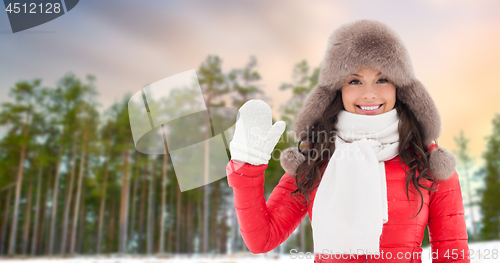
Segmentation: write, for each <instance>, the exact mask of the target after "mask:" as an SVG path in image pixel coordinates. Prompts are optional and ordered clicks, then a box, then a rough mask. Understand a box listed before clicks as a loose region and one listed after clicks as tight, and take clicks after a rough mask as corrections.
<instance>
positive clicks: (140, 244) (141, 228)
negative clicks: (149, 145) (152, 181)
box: [137, 155, 149, 253]
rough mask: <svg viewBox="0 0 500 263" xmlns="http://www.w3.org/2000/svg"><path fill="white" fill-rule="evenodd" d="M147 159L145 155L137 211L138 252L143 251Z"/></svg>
mask: <svg viewBox="0 0 500 263" xmlns="http://www.w3.org/2000/svg"><path fill="white" fill-rule="evenodd" d="M148 161H149V157H148V156H147V155H146V161H145V164H144V172H143V175H142V192H141V205H140V207H141V211H140V212H139V239H138V247H137V251H138V252H139V253H144V210H145V208H146V190H147V188H148V186H147V180H148Z"/></svg>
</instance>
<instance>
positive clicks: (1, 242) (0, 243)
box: [0, 187, 12, 255]
mask: <svg viewBox="0 0 500 263" xmlns="http://www.w3.org/2000/svg"><path fill="white" fill-rule="evenodd" d="M11 198H12V187H9V189H8V190H7V198H6V199H5V206H4V207H5V209H4V214H3V221H2V236H1V238H0V255H3V254H4V253H5V250H4V249H5V248H6V239H7V227H8V223H9V214H10V200H11Z"/></svg>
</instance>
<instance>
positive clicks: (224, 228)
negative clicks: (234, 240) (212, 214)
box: [220, 204, 227, 254]
mask: <svg viewBox="0 0 500 263" xmlns="http://www.w3.org/2000/svg"><path fill="white" fill-rule="evenodd" d="M223 207H224V209H223V210H222V211H223V212H222V222H221V228H220V229H221V235H220V253H221V254H227V204H226V205H225V206H223Z"/></svg>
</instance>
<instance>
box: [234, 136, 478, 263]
mask: <svg viewBox="0 0 500 263" xmlns="http://www.w3.org/2000/svg"><path fill="white" fill-rule="evenodd" d="M435 148H436V145H435V144H433V145H432V146H431V147H430V148H429V150H431V151H432V150H434V149H435ZM403 166H404V164H403V165H401V163H400V158H399V155H398V156H396V157H394V158H393V159H391V160H388V161H386V162H385V170H386V180H387V202H388V209H389V221H388V222H387V223H385V224H384V225H383V229H382V235H381V237H380V253H381V254H380V256H378V257H377V256H375V255H356V254H351V255H348V254H344V255H337V256H338V257H335V255H332V254H319V253H317V254H314V256H315V260H314V262H315V263H316V262H370V263H374V262H384V263H388V262H398V263H400V262H422V260H421V257H422V255H421V253H422V248H421V247H420V245H421V244H422V239H423V237H424V230H425V227H426V225H427V228H428V231H429V241H430V244H431V250H432V258H433V260H432V262H433V263H438V262H470V260H469V259H468V257H469V247H468V244H467V240H468V236H467V229H466V226H465V218H464V207H463V203H462V194H461V190H460V184H459V181H458V174H457V173H456V171H455V173H454V174H453V175H452V176H451V177H450V178H449V179H448V180H446V181H436V182H437V189H438V190H437V191H436V192H432V191H428V190H425V189H420V190H421V191H422V194H423V198H424V205H423V207H422V210H421V211H420V213H419V215H418V216H417V217H415V218H413V219H410V218H411V217H413V216H414V215H415V214H416V212H417V211H418V209H419V208H420V203H421V201H420V195H419V194H418V192H417V191H416V189H415V187H414V186H413V184H412V183H410V190H409V191H408V195H409V196H410V200H411V206H410V204H409V203H408V199H407V197H406V188H405V172H404V170H403ZM266 168H267V164H265V165H259V166H255V165H251V164H248V163H243V162H240V161H237V160H231V161H230V162H229V163H228V165H227V166H226V172H227V176H228V184H229V186H230V187H232V188H233V194H234V201H235V209H236V216H237V219H238V222H239V224H240V231H241V235H242V237H243V240H244V241H245V243H246V245H247V247H248V249H249V250H250V251H251V252H252V253H255V254H257V253H266V252H268V251H271V250H273V249H274V248H276V247H277V246H278V245H280V244H281V243H283V242H284V241H285V240H286V239H287V238H288V237H289V236H290V235H291V233H292V232H293V231H294V230H295V229H296V228H297V227H298V225H299V224H300V222H302V220H303V219H304V218H305V216H306V213H309V219H311V220H312V216H313V215H312V205H313V204H314V197H315V195H316V190H317V189H318V188H316V189H314V190H313V191H312V192H311V194H310V198H309V200H310V204H311V205H310V206H309V207H306V206H305V205H304V204H303V203H302V202H301V201H300V200H298V199H297V198H296V197H297V196H290V193H291V192H293V191H294V190H296V189H297V186H296V184H295V178H294V176H292V175H290V174H288V173H285V174H284V175H283V177H282V178H281V179H280V181H279V183H278V185H277V186H276V187H275V188H274V189H273V191H272V193H271V195H270V196H269V199H268V200H267V202H266V200H265V197H264V187H263V184H264V181H265V179H264V172H265V170H266ZM405 168H407V167H406V166H405ZM325 169H326V165H325V166H324V168H323V172H324V170H325ZM422 184H425V185H426V186H427V187H430V186H431V185H432V183H431V182H429V181H427V180H425V182H424V180H423V181H422ZM412 191H413V192H412ZM302 200H303V198H302ZM298 252H303V253H307V251H298ZM309 253H311V254H310V255H312V254H313V253H314V252H312V251H310V252H309ZM341 256H343V258H342V257H341ZM376 257H377V258H378V259H377V258H376ZM426 257H429V256H428V255H427V256H426Z"/></svg>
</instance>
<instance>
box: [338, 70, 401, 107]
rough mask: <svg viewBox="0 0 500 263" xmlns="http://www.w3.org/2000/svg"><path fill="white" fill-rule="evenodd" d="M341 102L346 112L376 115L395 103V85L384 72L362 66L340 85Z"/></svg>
mask: <svg viewBox="0 0 500 263" xmlns="http://www.w3.org/2000/svg"><path fill="white" fill-rule="evenodd" d="M342 102H343V103H344V109H345V110H346V111H348V112H351V113H355V114H364V115H378V114H382V113H385V112H388V111H390V110H392V109H393V108H394V105H395V104H396V86H394V84H392V83H391V82H389V81H388V80H387V78H386V77H385V76H384V74H381V72H379V71H376V70H373V69H371V68H363V69H361V70H359V71H358V72H357V73H355V74H352V75H351V76H349V77H348V78H347V79H346V81H345V82H344V84H343V86H342Z"/></svg>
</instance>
